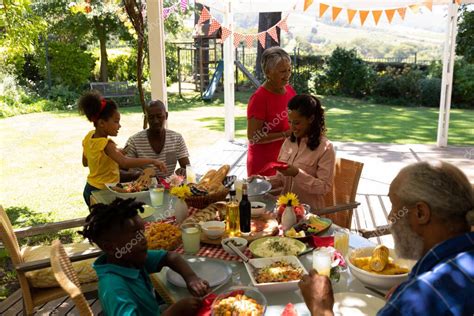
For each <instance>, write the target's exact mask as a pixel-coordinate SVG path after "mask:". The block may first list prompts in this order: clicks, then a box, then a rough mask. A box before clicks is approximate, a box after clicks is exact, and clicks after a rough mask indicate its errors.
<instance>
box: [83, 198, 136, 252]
mask: <svg viewBox="0 0 474 316" xmlns="http://www.w3.org/2000/svg"><path fill="white" fill-rule="evenodd" d="M143 204H144V203H142V202H136V201H135V198H131V199H126V200H124V199H121V198H116V199H115V200H114V201H113V202H112V203H110V204H102V203H99V204H94V205H92V206H91V209H90V211H91V213H90V214H89V215H88V216H87V217H86V223H85V224H84V230H83V231H80V232H79V234H81V235H82V236H84V238H87V239H88V240H89V242H91V243H92V242H95V243H97V241H98V240H100V238H101V236H102V234H103V233H105V232H107V231H109V230H110V229H111V228H113V227H117V226H122V225H123V224H124V223H125V221H126V220H127V219H129V218H133V217H135V216H136V215H137V214H138V211H140V213H143Z"/></svg>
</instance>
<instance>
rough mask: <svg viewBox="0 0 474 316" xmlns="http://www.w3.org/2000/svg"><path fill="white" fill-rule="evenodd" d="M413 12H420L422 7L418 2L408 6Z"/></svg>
mask: <svg viewBox="0 0 474 316" xmlns="http://www.w3.org/2000/svg"><path fill="white" fill-rule="evenodd" d="M408 7H409V8H410V10H411V12H413V13H420V10H421V7H420V6H419V5H417V4H412V5H410V6H408Z"/></svg>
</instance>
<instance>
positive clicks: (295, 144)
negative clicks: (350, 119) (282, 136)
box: [266, 94, 336, 210]
mask: <svg viewBox="0 0 474 316" xmlns="http://www.w3.org/2000/svg"><path fill="white" fill-rule="evenodd" d="M288 120H289V123H290V125H291V136H290V137H289V138H287V139H286V140H285V142H284V143H283V146H282V147H281V149H280V154H279V155H278V161H282V162H285V163H287V164H288V167H287V168H284V167H275V169H276V170H277V171H278V172H277V174H276V175H275V176H271V177H266V178H267V179H268V180H269V181H270V182H271V184H272V187H273V188H281V192H280V193H281V194H284V193H287V192H293V193H295V194H297V195H298V197H299V200H300V201H301V202H302V203H306V204H309V205H310V206H311V209H313V210H318V209H320V208H323V207H324V206H325V205H324V195H325V194H326V193H328V192H329V191H330V190H331V188H332V184H333V180H334V167H335V163H336V153H335V151H334V148H333V146H332V144H331V142H330V141H329V140H328V139H327V138H326V136H325V134H326V126H325V119H324V109H323V108H322V106H321V102H320V101H319V100H318V99H317V98H316V97H314V96H312V95H307V94H302V95H297V96H295V97H294V98H293V99H291V101H290V103H289V104H288Z"/></svg>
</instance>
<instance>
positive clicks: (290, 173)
mask: <svg viewBox="0 0 474 316" xmlns="http://www.w3.org/2000/svg"><path fill="white" fill-rule="evenodd" d="M275 169H276V170H277V171H278V172H280V173H281V174H282V175H284V176H285V177H295V176H296V175H297V174H298V173H299V172H300V169H298V168H296V167H295V166H293V165H288V167H287V168H284V167H275Z"/></svg>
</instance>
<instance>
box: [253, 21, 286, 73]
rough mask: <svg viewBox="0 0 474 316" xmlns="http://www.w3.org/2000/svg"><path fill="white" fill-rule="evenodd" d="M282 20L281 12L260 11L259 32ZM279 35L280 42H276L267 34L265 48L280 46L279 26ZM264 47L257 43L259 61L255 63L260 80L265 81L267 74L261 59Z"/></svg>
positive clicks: (278, 30)
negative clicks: (265, 74)
mask: <svg viewBox="0 0 474 316" xmlns="http://www.w3.org/2000/svg"><path fill="white" fill-rule="evenodd" d="M280 20H281V12H260V13H259V15H258V32H259V33H260V32H264V31H266V30H268V29H269V28H271V27H272V26H274V25H275V24H277V23H278V22H279V21H280ZM276 29H277V36H278V42H275V40H274V39H273V38H272V37H271V36H270V35H269V34H267V36H266V38H265V49H267V48H269V47H273V46H279V45H280V44H279V43H280V29H279V28H278V27H277V28H276ZM265 49H264V48H262V46H261V45H260V43H259V44H257V61H256V65H255V73H256V74H257V78H258V79H259V80H260V81H263V80H264V79H265V76H264V74H263V72H262V67H261V65H260V61H261V60H262V53H263V51H264V50H265Z"/></svg>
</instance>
